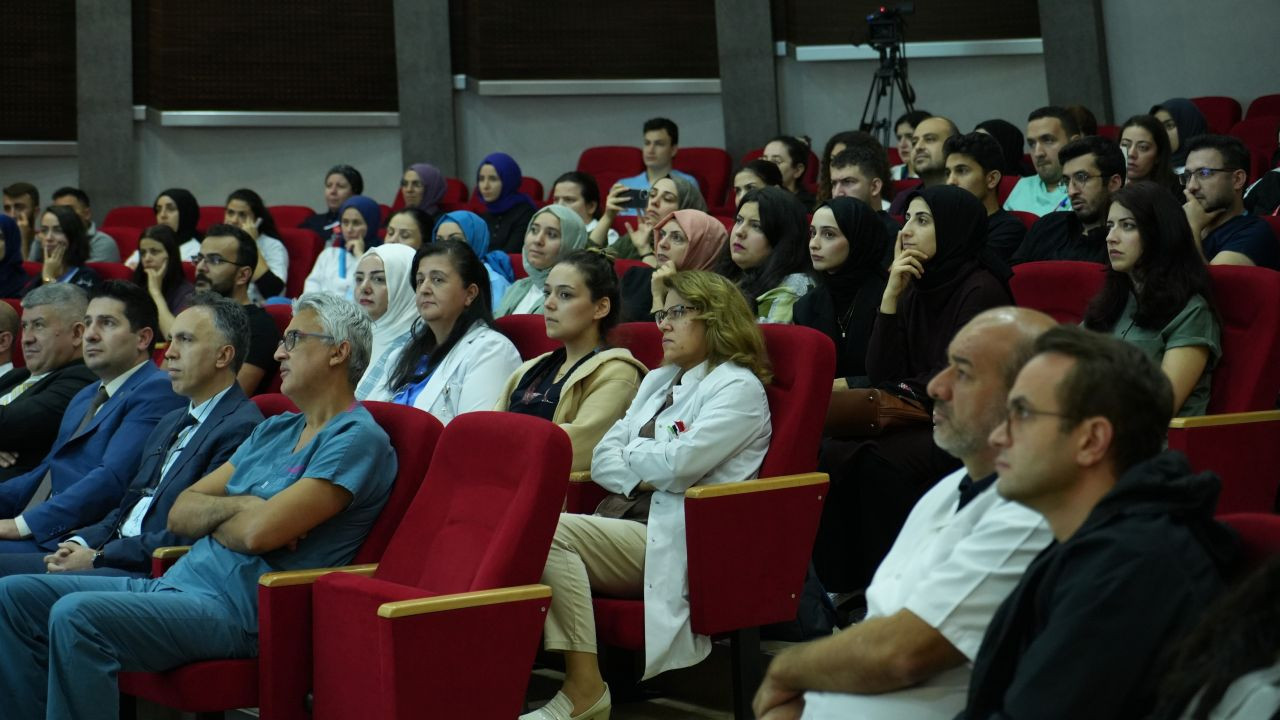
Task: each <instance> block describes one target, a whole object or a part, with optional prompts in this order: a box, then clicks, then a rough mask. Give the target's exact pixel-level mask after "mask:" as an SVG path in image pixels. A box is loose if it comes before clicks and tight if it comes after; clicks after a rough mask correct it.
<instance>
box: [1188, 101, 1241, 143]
mask: <svg viewBox="0 0 1280 720" xmlns="http://www.w3.org/2000/svg"><path fill="white" fill-rule="evenodd" d="M1191 103H1192V104H1193V105H1195V106H1196V109H1197V110H1199V111H1200V114H1201V115H1204V122H1205V125H1208V126H1209V132H1211V133H1215V134H1217V135H1223V134H1225V133H1226V132H1227V131H1228V130H1230V129H1231V126H1232V125H1235V124H1236V123H1238V122H1240V116H1241V109H1240V101H1239V100H1236V99H1235V98H1233V97H1225V96H1222V95H1206V96H1204V97H1194V98H1191Z"/></svg>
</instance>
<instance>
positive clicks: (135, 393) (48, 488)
mask: <svg viewBox="0 0 1280 720" xmlns="http://www.w3.org/2000/svg"><path fill="white" fill-rule="evenodd" d="M84 320H85V323H84V335H83V342H84V362H85V366H87V367H88V368H89V370H91V371H92V372H93V373H94V374H95V375H97V377H98V380H99V381H98V382H95V383H92V384H90V385H88V386H86V387H84V388H82V389H81V390H80V391H79V392H78V393H76V395H75V397H73V398H72V399H71V402H70V404H68V405H67V409H66V412H65V413H64V414H63V416H62V423H61V426H60V427H59V428H58V437H57V439H56V440H55V441H54V444H53V447H52V449H51V450H50V451H49V453H48V454H47V455H45V457H44V460H43V461H41V462H40V464H38V465H37V466H36V467H35V468H33V469H32V470H31V471H30V472H27V473H25V474H23V475H19V476H17V477H14V478H11V479H9V480H7V481H6V482H4V483H3V484H0V517H4V518H7V519H4V520H0V553H15V552H28V553H29V552H37V551H39V550H48V551H52V550H56V549H57V545H58V541H59V540H60V539H61V538H63V537H64V536H65V535H66V533H67V532H68V531H70V530H74V529H75V528H78V527H84V526H85V525H89V524H91V523H94V522H97V521H98V520H99V519H101V518H102V516H103V515H105V514H106V513H107V512H108V511H109V510H111V508H113V507H115V506H116V505H117V504H118V503H119V502H120V499H121V497H122V496H123V495H124V489H125V488H124V486H125V483H124V481H123V480H122V478H129V477H133V474H134V472H135V471H137V469H138V463H139V462H141V461H142V451H143V445H142V443H143V441H144V440H146V438H147V436H148V435H150V434H151V431H152V429H154V428H155V425H156V423H158V422H159V421H160V418H162V417H164V416H165V415H166V414H167V413H168V412H169V411H171V410H173V409H175V408H177V407H178V406H179V405H180V404H181V398H179V397H178V396H177V395H175V394H173V391H172V390H171V389H170V385H169V378H168V377H167V376H166V375H165V373H164V372H162V371H161V370H160V369H159V368H157V367H156V366H155V364H154V363H152V362H151V351H152V350H153V349H154V347H155V336H156V325H157V322H156V309H155V304H154V303H152V302H151V298H150V297H149V296H148V295H147V291H146V290H143V289H142V288H140V287H138V286H137V285H134V284H133V283H130V282H124V281H122V280H109V281H107V282H105V283H103V284H102V285H101V286H100V287H99V288H97V289H96V290H94V291H93V293H91V294H90V299H89V305H88V308H87V309H86V310H85V316H84Z"/></svg>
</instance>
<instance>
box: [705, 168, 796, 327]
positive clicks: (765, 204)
mask: <svg viewBox="0 0 1280 720" xmlns="http://www.w3.org/2000/svg"><path fill="white" fill-rule="evenodd" d="M805 214H806V213H805V209H804V206H803V205H801V204H800V201H799V200H798V199H796V197H795V195H793V194H789V193H788V192H787V191H786V190H783V189H782V188H774V187H766V188H761V189H760V190H752V191H751V192H749V193H747V194H746V195H743V196H742V202H740V203H738V215H737V217H736V218H734V225H733V232H732V233H730V235H729V242H728V244H727V245H726V247H725V249H724V250H723V251H721V253H720V259H719V261H718V262H717V263H716V272H717V273H719V274H721V275H723V276H724V277H726V278H728V279H729V280H731V281H733V282H734V283H736V284H737V286H738V289H739V290H741V291H742V294H743V295H745V296H746V297H747V304H748V305H749V306H751V307H753V308H754V309H755V313H756V317H757V318H758V319H759V321H760V322H767V323H784V324H785V323H790V322H791V311H792V308H793V307H794V306H795V304H796V300H799V299H800V297H801V296H803V295H804V294H805V293H807V292H809V290H810V289H811V288H812V287H813V277H812V275H811V272H812V269H813V266H812V265H811V264H810V263H809V257H808V255H809V253H808V250H807V247H806V245H807V243H806V242H805V236H806V234H807V233H806V232H805Z"/></svg>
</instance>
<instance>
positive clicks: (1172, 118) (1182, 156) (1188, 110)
mask: <svg viewBox="0 0 1280 720" xmlns="http://www.w3.org/2000/svg"><path fill="white" fill-rule="evenodd" d="M1148 114H1150V115H1154V116H1155V118H1156V120H1159V121H1160V124H1161V125H1163V126H1164V130H1165V132H1166V133H1167V134H1168V135H1169V149H1170V150H1171V151H1172V153H1173V154H1172V156H1171V157H1170V158H1169V161H1170V162H1171V163H1172V164H1173V171H1174V172H1175V173H1180V172H1182V167H1183V166H1184V165H1186V164H1187V154H1188V153H1189V152H1190V150H1189V147H1190V143H1191V141H1192V140H1195V139H1196V138H1198V137H1200V136H1201V135H1208V134H1209V123H1208V122H1206V121H1205V119H1204V113H1202V112H1200V108H1198V107H1196V104H1195V103H1193V102H1191V101H1190V100H1188V99H1186V98H1171V99H1169V100H1165V101H1164V102H1162V103H1160V104H1159V105H1152V106H1151V110H1149V111H1148Z"/></svg>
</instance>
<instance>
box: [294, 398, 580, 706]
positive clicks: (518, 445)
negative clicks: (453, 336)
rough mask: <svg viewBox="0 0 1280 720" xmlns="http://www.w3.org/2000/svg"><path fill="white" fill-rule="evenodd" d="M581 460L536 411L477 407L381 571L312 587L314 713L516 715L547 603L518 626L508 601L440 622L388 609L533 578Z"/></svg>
mask: <svg viewBox="0 0 1280 720" xmlns="http://www.w3.org/2000/svg"><path fill="white" fill-rule="evenodd" d="M571 456H572V451H571V448H570V444H569V438H568V436H567V435H565V433H564V431H563V430H561V429H560V428H559V427H558V426H556V425H554V424H552V423H548V422H546V421H544V420H541V419H539V418H533V417H529V416H525V415H520V414H517V413H496V412H473V413H466V414H463V415H460V416H458V417H457V418H455V419H454V420H453V421H452V422H450V423H449V425H448V427H446V428H445V430H444V432H443V433H442V435H441V438H440V442H439V445H438V448H437V451H436V453H435V455H434V456H433V457H432V460H431V467H430V468H429V469H428V470H427V477H426V479H425V480H424V481H423V483H422V488H421V490H420V491H419V492H418V494H417V496H416V497H415V498H414V500H413V503H412V504H411V505H410V507H409V510H408V512H407V513H405V516H404V518H403V519H402V520H401V522H400V527H399V528H398V529H397V530H396V532H395V535H394V536H393V537H392V539H391V543H390V545H389V546H388V547H387V549H386V552H385V553H384V554H383V556H382V560H381V562H380V563H379V564H378V568H377V570H376V572H375V573H374V574H373V577H362V576H359V575H355V574H352V573H341V572H339V573H330V574H328V575H325V576H323V577H321V578H320V579H319V580H317V581H316V583H315V587H314V592H313V596H314V603H315V622H314V643H315V657H316V662H315V667H316V672H315V706H314V717H315V718H316V720H327V719H328V718H354V717H359V718H366V719H369V720H373V719H382V718H386V719H390V718H409V717H428V716H431V717H477V718H500V717H514V716H515V715H518V714H519V712H520V708H521V706H522V704H523V701H524V692H525V687H526V685H527V684H528V678H529V672H530V669H531V667H532V663H533V658H534V655H535V654H536V651H537V643H538V638H539V637H540V636H541V631H542V625H543V622H544V620H545V614H544V611H545V609H546V604H545V603H543V604H541V606H540V607H537V606H535V607H532V608H530V609H531V610H532V612H531V613H523V612H522V613H520V617H518V618H515V619H514V620H513V613H512V612H507V611H504V610H503V608H502V606H501V605H497V606H489V607H488V609H487V611H486V610H485V608H471V610H473V611H476V612H471V613H469V614H468V613H459V614H458V616H457V617H456V618H454V619H452V620H451V621H450V620H448V619H446V620H445V621H443V622H442V621H440V618H439V616H440V613H431V614H425V615H413V616H410V617H400V618H395V617H386V616H382V614H381V613H380V612H379V606H381V605H382V604H383V603H386V602H390V601H400V600H412V599H415V598H429V597H432V596H436V595H441V594H453V593H467V592H474V591H483V590H491V589H496V588H503V587H509V586H519V585H527V584H530V583H534V582H536V581H537V580H538V578H539V577H541V575H542V570H543V567H544V566H545V564H546V559H547V550H548V548H549V547H550V545H551V536H552V533H553V532H554V531H555V527H556V523H557V521H558V518H559V511H560V503H561V499H562V498H563V497H564V487H565V482H566V478H567V477H568V474H569V469H570V464H571ZM516 459H518V461H516ZM446 618H447V616H446Z"/></svg>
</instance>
